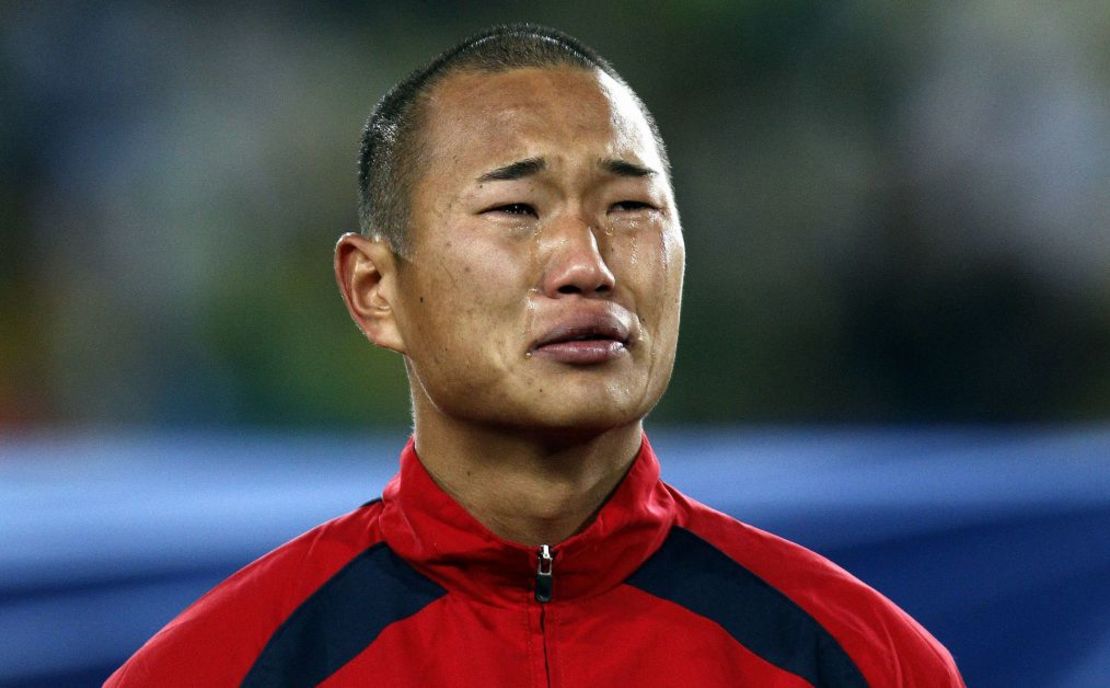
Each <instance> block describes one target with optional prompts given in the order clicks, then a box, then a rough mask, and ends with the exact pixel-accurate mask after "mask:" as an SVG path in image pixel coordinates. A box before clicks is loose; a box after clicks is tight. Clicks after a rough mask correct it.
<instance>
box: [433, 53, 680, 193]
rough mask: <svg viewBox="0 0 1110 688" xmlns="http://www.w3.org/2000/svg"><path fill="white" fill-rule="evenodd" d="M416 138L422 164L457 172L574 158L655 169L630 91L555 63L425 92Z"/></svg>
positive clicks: (458, 79) (655, 157) (480, 75)
mask: <svg viewBox="0 0 1110 688" xmlns="http://www.w3.org/2000/svg"><path fill="white" fill-rule="evenodd" d="M423 134H424V137H423V138H424V145H425V148H426V152H427V153H429V157H430V158H431V160H429V162H433V163H438V164H439V165H443V164H444V163H447V167H451V168H456V170H455V171H457V172H462V170H461V169H457V168H461V167H468V166H471V165H478V166H481V165H496V164H498V163H505V162H512V161H514V160H517V159H522V158H527V157H533V156H547V157H554V158H556V159H558V158H561V157H565V158H573V157H574V155H575V154H583V155H586V154H594V155H599V156H608V157H615V158H626V159H630V160H633V161H636V162H640V163H642V164H645V165H648V166H650V167H654V168H656V169H659V168H661V166H662V164H661V161H660V159H659V152H658V150H657V148H656V145H655V139H654V137H653V136H652V133H651V128H650V126H649V125H648V123H647V119H646V118H645V117H644V113H643V112H642V110H641V109H640V107H639V105H638V103H637V101H636V100H635V98H634V97H633V95H632V93H631V92H630V91H629V89H628V88H627V87H626V86H624V85H622V84H620V83H619V82H617V81H616V80H614V79H613V78H612V77H610V76H609V75H608V74H605V73H604V72H602V71H600V70H587V69H581V68H576V67H561V66H560V67H549V68H522V69H511V70H507V71H502V72H484V71H463V72H458V73H455V74H452V75H450V76H448V77H447V78H446V79H444V80H443V81H442V82H440V83H439V84H437V85H436V86H435V87H434V88H433V89H432V91H431V93H430V94H429V97H428V103H427V106H426V110H425V116H424V122H423ZM434 167H435V165H433V169H434ZM443 171H446V170H443Z"/></svg>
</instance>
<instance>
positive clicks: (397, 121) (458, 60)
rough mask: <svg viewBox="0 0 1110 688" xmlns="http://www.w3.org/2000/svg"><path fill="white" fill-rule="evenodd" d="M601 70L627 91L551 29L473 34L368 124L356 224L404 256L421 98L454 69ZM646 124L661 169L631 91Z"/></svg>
mask: <svg viewBox="0 0 1110 688" xmlns="http://www.w3.org/2000/svg"><path fill="white" fill-rule="evenodd" d="M564 66H566V67H577V68H581V69H585V70H594V69H597V70H600V71H602V72H604V73H605V74H607V75H609V76H610V77H612V78H613V79H614V80H615V81H617V82H618V83H620V84H621V85H623V86H625V87H626V88H627V87H628V84H626V83H625V81H624V79H622V78H621V77H620V75H619V74H617V72H616V70H615V69H613V67H612V65H610V64H609V62H608V61H606V60H605V58H603V57H601V56H600V55H598V54H597V53H596V52H594V51H593V50H592V49H591V48H589V47H587V46H585V45H583V44H582V43H581V42H579V41H577V40H576V39H574V38H571V37H570V36H568V35H566V34H565V33H563V32H561V31H558V30H556V29H551V28H547V27H544V26H537V25H535V24H506V25H501V26H495V27H493V28H490V29H487V30H485V31H482V32H481V33H478V34H475V35H473V36H471V37H469V38H467V39H465V40H464V41H462V42H461V43H459V44H458V45H456V46H454V47H453V48H451V49H449V50H447V51H445V52H443V53H442V54H440V55H439V56H438V57H436V58H435V59H434V60H432V61H431V62H430V63H428V64H427V65H426V66H424V67H422V68H420V69H418V70H416V71H414V72H413V73H411V74H409V75H408V76H407V77H406V78H405V79H404V80H402V81H401V82H400V83H398V84H397V85H395V86H394V87H393V88H391V89H390V90H389V91H388V92H387V93H386V94H385V95H384V96H382V99H381V100H379V101H378V104H377V105H375V106H374V110H373V112H371V113H370V117H369V118H368V119H367V120H366V126H365V127H363V130H362V143H361V149H360V152H359V160H358V184H359V209H358V210H359V224H360V226H361V228H362V233H363V234H364V235H366V236H368V237H373V238H381V239H385V240H386V241H387V242H388V243H389V246H390V248H391V249H392V250H393V252H394V253H396V254H398V255H405V253H406V252H407V250H408V248H409V245H408V224H409V220H410V212H411V209H410V204H411V199H412V193H413V188H414V186H415V183H416V181H417V175H418V173H419V172H418V171H419V169H420V167H421V165H420V164H419V162H420V157H421V154H422V151H421V148H420V145H419V129H420V126H421V116H422V114H423V112H424V107H423V103H424V102H425V96H426V95H427V94H428V93H429V92H430V91H431V89H432V87H434V86H435V85H436V84H437V83H439V82H440V81H442V80H443V79H445V78H446V77H448V76H450V75H451V74H454V73H456V72H461V71H466V70H474V71H484V72H502V71H507V70H510V69H521V68H527V67H540V68H543V67H564ZM629 92H631V93H632V97H633V98H634V99H635V101H636V103H637V104H638V105H639V106H640V109H641V110H642V111H643V113H644V117H646V118H647V121H648V125H649V126H650V127H651V132H652V135H653V136H654V138H655V143H656V145H657V146H658V148H659V155H660V157H661V158H662V160H663V165H664V167H665V168H666V169H667V171H668V173H669V168H670V164H669V162H668V160H667V153H666V149H665V148H664V146H663V140H662V137H661V136H660V135H659V129H658V126H657V125H656V123H655V118H654V117H652V116H651V113H650V112H649V111H648V109H647V107H645V106H644V104H643V103H642V102H641V101H640V99H639V98H638V97H637V96H636V94H635V92H633V91H632V89H631V88H629Z"/></svg>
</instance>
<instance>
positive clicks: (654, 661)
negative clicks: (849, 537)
mask: <svg viewBox="0 0 1110 688" xmlns="http://www.w3.org/2000/svg"><path fill="white" fill-rule="evenodd" d="M548 551H549V553H550V559H548V560H541V552H540V551H538V550H536V549H533V548H529V547H522V546H519V545H516V544H513V543H510V542H506V541H504V540H502V539H500V538H498V537H497V536H496V535H494V534H493V533H491V532H490V531H489V530H487V529H486V528H485V527H483V526H482V525H480V524H479V523H478V522H477V521H476V520H475V519H474V518H473V517H471V516H470V515H469V514H468V513H466V512H465V511H464V510H463V509H462V507H460V506H459V505H458V504H457V503H456V502H454V501H453V500H452V499H451V498H450V497H449V496H448V495H447V494H445V493H444V492H443V491H442V490H440V489H439V487H437V486H436V485H435V483H434V482H433V481H432V479H431V477H430V476H429V475H428V473H427V472H426V471H425V470H424V467H423V466H422V465H421V463H420V460H419V459H418V458H417V456H416V452H415V451H414V449H413V446H412V443H411V442H410V443H409V445H408V446H407V447H406V448H405V450H404V451H403V452H402V454H401V471H400V473H399V475H398V476H397V477H396V478H394V479H393V480H392V481H391V482H390V483H389V485H388V486H387V487H386V489H385V491H384V493H383V495H382V499H381V500H380V501H375V502H372V503H370V504H367V505H366V506H363V507H362V508H360V509H357V510H356V511H354V512H352V513H349V514H347V515H345V516H342V517H340V518H337V519H335V520H333V521H329V522H327V523H325V524H323V525H321V526H319V527H317V528H315V529H313V530H311V531H309V532H308V533H305V534H304V535H302V536H300V537H298V538H297V539H295V540H293V541H291V542H289V543H287V544H285V545H283V546H281V547H279V548H278V549H276V550H274V551H273V552H270V553H269V554H267V555H265V556H264V557H262V558H261V559H259V560H258V561H255V562H254V563H252V564H250V565H249V566H247V567H246V568H244V569H242V570H240V571H239V572H238V573H236V574H234V575H233V576H231V577H230V578H229V579H227V580H226V581H224V582H223V583H221V584H220V585H218V586H217V587H216V588H214V589H213V590H212V591H210V592H209V593H208V594H206V595H205V596H204V597H202V598H201V599H200V600H198V601H197V602H196V603H194V604H193V605H192V606H190V607H189V608H188V609H186V610H185V611H184V612H183V613H182V614H181V615H180V616H178V617H177V618H176V619H174V620H173V621H172V622H170V623H169V625H167V626H166V627H165V628H164V629H162V630H161V631H160V632H159V633H158V634H157V635H155V636H154V637H153V638H151V640H150V641H149V642H147V644H146V645H144V646H143V647H142V648H141V649H140V650H139V651H138V652H137V653H136V654H135V655H134V656H133V657H132V658H131V659H130V660H128V662H127V663H126V664H124V665H123V666H122V667H121V668H120V669H119V670H118V671H116V672H115V673H114V674H113V675H112V676H111V677H110V678H109V679H108V682H107V683H106V684H105V685H106V686H110V687H112V688H119V687H124V686H126V687H132V686H157V687H159V688H171V687H174V686H182V687H186V686H188V687H190V688H192V687H196V686H203V687H206V688H210V687H219V686H249V687H257V686H311V685H323V686H328V687H339V686H391V687H394V688H408V687H413V688H415V687H427V686H483V687H487V686H492V687H500V686H506V687H512V688H518V687H529V686H536V687H540V686H544V687H547V686H567V687H574V688H578V687H587V686H606V687H608V686H625V685H627V686H635V687H636V688H654V687H657V686H659V687H661V686H699V687H702V688H712V687H715V686H729V687H732V688H735V687H737V686H753V687H758V688H797V687H801V686H828V687H836V688H842V687H845V688H846V687H855V686H872V687H873V688H879V687H887V686H916V687H918V688H948V687H959V686H963V682H962V681H961V679H960V676H959V673H958V672H957V670H956V666H955V664H954V663H953V661H952V657H951V656H950V655H949V654H948V652H947V651H946V650H945V649H944V647H942V646H941V645H940V644H939V643H938V642H937V641H936V640H935V639H934V638H933V637H932V636H930V635H929V633H928V632H927V631H926V630H925V629H923V628H922V627H921V626H919V625H918V624H917V623H916V622H915V621H914V620H913V619H911V618H910V617H909V616H907V615H906V614H905V612H903V611H901V610H900V609H899V608H898V607H896V606H895V605H894V604H893V603H891V602H890V601H889V600H887V599H886V598H884V597H883V596H882V595H880V594H879V593H877V592H875V591H874V590H872V589H871V588H869V587H867V586H866V585H864V584H863V583H861V582H859V581H858V580H856V579H855V578H853V577H852V576H851V575H849V574H848V573H846V572H845V571H844V570H842V569H840V568H838V567H837V566H836V565H834V564H832V563H830V562H829V561H827V560H826V559H824V558H822V557H821V556H819V555H817V554H814V553H813V552H810V551H809V550H806V549H804V548H802V547H799V546H798V545H795V544H792V543H790V542H787V541H785V540H782V539H780V538H777V537H775V536H773V535H770V534H768V533H765V532H763V531H760V530H758V529H756V528H753V527H751V526H748V525H745V524H743V523H740V522H739V521H736V520H734V519H732V518H731V517H729V516H726V515H724V514H721V513H719V512H717V511H714V510H712V509H709V508H708V507H705V506H703V505H701V504H698V503H697V502H695V501H693V500H691V499H689V498H687V497H684V496H683V495H682V494H680V493H679V492H678V491H676V490H675V489H674V488H672V487H670V486H668V485H666V484H665V483H663V482H662V481H661V480H660V479H659V464H658V462H657V460H656V458H655V455H654V453H653V452H652V450H651V447H650V445H649V444H648V443H647V441H646V440H645V441H644V443H643V448H642V449H641V451H640V453H639V455H638V456H637V458H636V460H635V462H634V463H633V465H632V467H631V468H630V470H629V473H628V475H627V476H626V477H625V479H624V481H623V482H622V483H621V485H620V486H619V487H618V488H617V490H616V491H615V492H614V494H613V496H612V497H611V498H610V499H609V501H608V502H607V503H606V504H605V506H604V507H603V508H602V509H601V511H600V512H599V514H598V516H597V518H596V520H595V521H594V522H593V523H591V524H590V525H589V526H588V527H587V528H586V529H585V530H584V531H582V532H581V533H579V534H577V535H574V536H573V537H571V538H569V539H567V540H565V541H564V542H561V543H558V544H557V545H554V546H553V547H551V548H549V550H548Z"/></svg>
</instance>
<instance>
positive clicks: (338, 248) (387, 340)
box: [335, 232, 405, 354]
mask: <svg viewBox="0 0 1110 688" xmlns="http://www.w3.org/2000/svg"><path fill="white" fill-rule="evenodd" d="M335 281H336V283H337V284H338V285H339V292H340V293H341V294H342V295H343V302H344V303H346V304H347V312H348V313H350V314H351V318H353V319H354V321H355V323H356V324H357V325H358V327H359V329H360V330H362V333H363V334H365V335H366V338H367V339H369V340H370V341H371V342H373V343H374V344H376V345H378V346H380V347H382V348H384V349H391V350H393V351H396V352H398V353H402V354H403V353H405V344H404V340H403V338H402V337H401V331H400V329H399V328H398V327H397V317H396V312H395V311H394V307H395V305H396V301H395V299H396V297H397V259H396V257H395V256H394V255H393V251H392V250H391V249H390V248H389V245H388V244H387V243H386V242H384V241H381V240H377V239H367V238H366V237H364V236H362V235H360V234H355V233H354V232H348V233H346V234H344V235H343V236H341V237H339V241H338V242H337V243H336V244H335Z"/></svg>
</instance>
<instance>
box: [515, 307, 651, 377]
mask: <svg viewBox="0 0 1110 688" xmlns="http://www.w3.org/2000/svg"><path fill="white" fill-rule="evenodd" d="M630 340H631V328H630V327H629V326H628V325H627V324H626V323H625V319H623V318H621V317H619V316H618V315H616V314H614V313H610V312H597V313H576V314H573V315H571V316H568V317H566V318H563V319H561V320H560V321H558V322H557V323H556V324H554V325H553V326H551V327H550V328H549V329H548V330H547V331H546V332H544V333H543V335H542V336H540V338H539V339H537V340H536V342H535V343H534V344H533V345H532V347H531V348H530V349H529V352H530V353H531V354H532V355H534V356H538V357H540V358H546V359H551V360H554V361H558V362H560V363H567V364H576V365H592V364H597V363H604V362H606V361H611V360H613V359H615V358H618V357H619V356H622V355H624V354H625V353H626V352H627V351H628V345H629V341H630Z"/></svg>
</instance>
